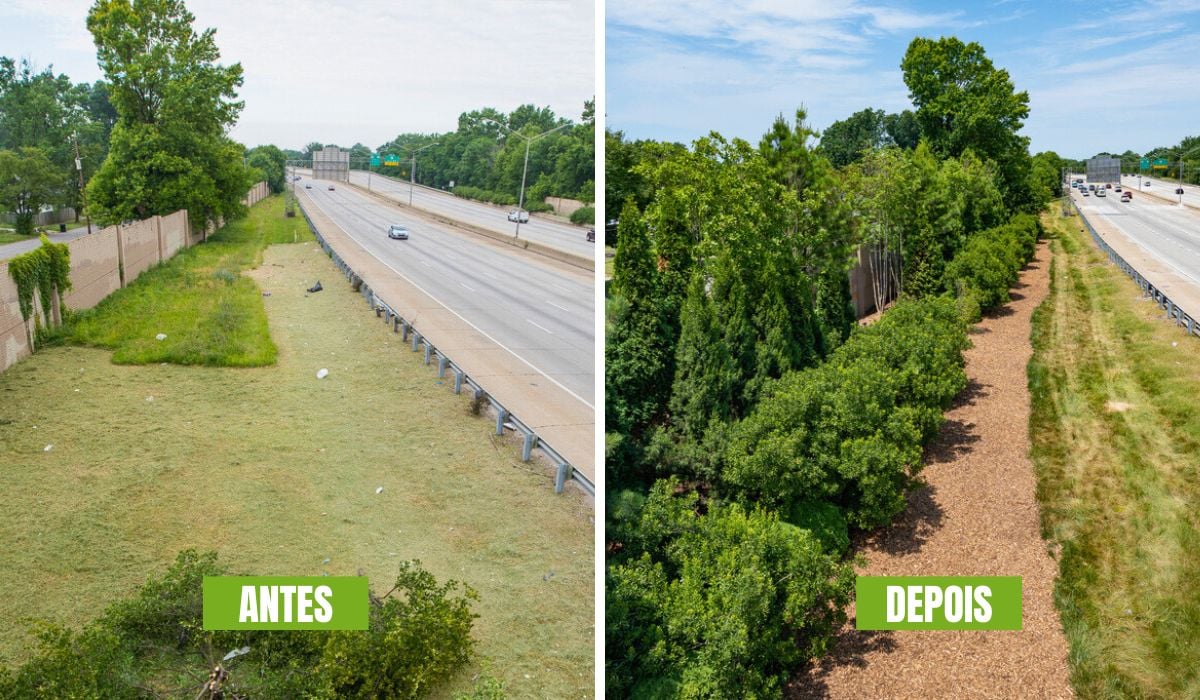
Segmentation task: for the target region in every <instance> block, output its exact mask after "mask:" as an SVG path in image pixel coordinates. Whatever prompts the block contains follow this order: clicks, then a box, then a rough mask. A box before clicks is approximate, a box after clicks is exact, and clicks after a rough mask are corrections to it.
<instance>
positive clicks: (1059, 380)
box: [1029, 218, 1200, 698]
mask: <svg viewBox="0 0 1200 700" xmlns="http://www.w3.org/2000/svg"><path fill="white" fill-rule="evenodd" d="M1055 225H1056V228H1057V230H1058V234H1059V238H1058V240H1056V241H1055V259H1054V269H1053V275H1052V284H1053V286H1052V293H1051V296H1050V298H1049V299H1048V300H1047V302H1046V304H1045V305H1044V306H1043V307H1042V309H1040V310H1039V312H1038V314H1037V316H1036V318H1035V324H1034V339H1035V349H1036V355H1035V357H1034V360H1033V361H1032V362H1031V363H1030V368H1029V376H1030V388H1031V392H1032V396H1033V407H1034V411H1033V416H1032V419H1031V423H1030V425H1031V431H1032V434H1033V442H1034V449H1033V458H1034V461H1035V464H1036V466H1037V469H1038V476H1039V499H1040V500H1041V502H1042V507H1043V516H1044V517H1043V528H1044V530H1045V533H1046V535H1047V536H1048V538H1049V539H1051V540H1052V541H1053V542H1055V543H1056V544H1057V545H1058V546H1059V547H1061V551H1062V555H1061V562H1060V563H1061V577H1060V580H1059V582H1058V585H1057V589H1056V597H1057V602H1058V605H1059V608H1060V609H1061V611H1062V615H1063V625H1064V628H1065V630H1066V632H1067V637H1068V640H1069V642H1070V644H1071V671H1072V683H1073V685H1074V687H1075V689H1076V691H1077V692H1078V693H1079V694H1080V695H1081V696H1084V697H1135V698H1141V697H1145V698H1150V697H1198V696H1200V644H1197V642H1196V640H1197V639H1200V516H1198V515H1197V514H1198V513H1200V479H1198V477H1200V474H1198V473H1197V469H1198V467H1200V406H1198V405H1197V402H1196V397H1197V396H1200V341H1198V340H1196V339H1195V338H1191V339H1189V338H1187V337H1186V336H1185V335H1184V334H1183V333H1182V332H1181V331H1180V330H1179V329H1178V328H1177V327H1175V326H1174V325H1172V324H1171V323H1168V322H1165V321H1164V320H1162V319H1163V312H1162V311H1161V310H1160V309H1159V308H1158V307H1157V306H1155V305H1154V304H1153V303H1152V302H1149V301H1143V300H1140V299H1139V290H1138V288H1137V286H1136V285H1134V284H1133V283H1132V282H1131V281H1130V280H1129V279H1128V278H1127V277H1125V275H1123V274H1122V273H1121V272H1120V271H1119V270H1117V269H1116V268H1115V267H1113V266H1112V265H1108V264H1105V263H1104V262H1103V261H1104V259H1105V258H1104V257H1103V256H1102V255H1101V254H1100V253H1099V252H1098V251H1097V250H1096V249H1095V247H1094V246H1093V245H1092V243H1091V242H1090V240H1089V237H1087V235H1086V234H1081V233H1080V232H1079V231H1080V226H1081V224H1080V222H1079V220H1078V219H1076V218H1070V219H1058V220H1056V221H1055Z"/></svg>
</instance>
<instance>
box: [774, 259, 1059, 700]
mask: <svg viewBox="0 0 1200 700" xmlns="http://www.w3.org/2000/svg"><path fill="white" fill-rule="evenodd" d="M1049 268H1050V252H1049V250H1048V248H1047V245H1046V244H1045V243H1042V244H1039V246H1038V251H1037V255H1036V257H1035V258H1034V261H1033V262H1032V263H1031V264H1030V265H1029V266H1028V267H1027V268H1026V269H1025V270H1024V271H1023V272H1022V273H1021V280H1020V282H1019V283H1018V286H1017V287H1016V288H1015V289H1014V290H1013V293H1012V299H1013V300H1012V302H1011V303H1009V304H1007V305H1006V306H1004V307H1002V308H1001V309H999V310H998V311H995V312H993V313H991V314H989V315H988V316H987V317H985V318H984V320H983V321H982V322H981V323H980V324H979V325H978V326H977V327H976V329H975V330H974V332H973V333H972V335H971V339H972V341H973V342H974V347H973V348H972V349H970V350H968V351H967V353H966V359H967V364H966V371H967V377H968V380H969V384H968V386H967V389H966V391H965V392H963V395H962V396H960V397H959V398H958V400H957V402H956V403H955V405H954V407H953V408H952V409H951V410H950V411H949V412H948V413H947V415H946V424H945V426H944V427H943V428H942V433H941V435H940V436H939V438H938V439H937V440H936V441H935V443H934V444H933V445H932V446H931V447H930V448H929V450H928V451H927V453H926V467H925V470H924V471H923V472H922V477H923V479H924V481H925V484H926V485H925V486H923V487H920V488H918V489H916V490H915V491H914V492H913V493H912V494H910V497H909V508H908V511H907V512H906V513H905V514H904V515H903V516H901V518H900V519H899V520H898V521H897V522H896V523H895V524H894V525H893V526H892V527H891V528H888V529H886V530H884V531H881V532H879V533H876V534H875V535H873V536H871V537H869V538H865V539H864V540H863V541H862V542H860V543H858V546H857V549H858V551H859V552H860V553H861V554H863V555H864V556H865V557H866V561H867V564H866V566H865V567H864V568H863V569H861V570H860V571H859V572H858V573H859V574H862V575H892V576H942V575H981V576H982V575H997V576H1013V575H1015V576H1021V577H1022V578H1023V584H1024V621H1023V629H1022V630H1020V631H1006V632H980V631H973V632H958V631H898V632H865V631H864V632H859V631H856V630H855V629H854V609H853V606H851V608H850V610H849V615H850V621H849V622H848V623H847V625H846V626H845V627H844V628H843V629H842V631H841V632H840V633H839V636H838V639H837V641H836V643H835V645H834V648H833V650H832V652H831V653H830V654H829V655H828V656H827V657H825V658H824V659H822V660H821V661H820V662H818V664H816V665H815V666H814V667H813V668H811V669H809V670H808V672H807V673H805V674H802V675H801V676H800V677H798V678H797V679H796V681H795V682H794V683H793V685H792V686H791V687H790V688H789V692H788V696H789V697H792V698H811V697H829V698H922V699H923V700H928V699H930V698H1066V697H1073V693H1072V691H1071V686H1070V683H1069V682H1068V672H1067V642H1066V639H1065V638H1064V636H1063V632H1062V625H1061V623H1060V621H1059V615H1058V611H1057V609H1056V608H1055V607H1054V600H1053V596H1052V591H1053V586H1054V579H1055V576H1056V574H1057V564H1056V562H1055V561H1054V559H1053V558H1051V556H1050V554H1049V553H1048V548H1047V544H1046V542H1045V541H1043V540H1042V538H1041V534H1040V528H1039V522H1038V517H1039V513H1038V503H1037V500H1036V498H1035V496H1034V493H1035V486H1036V482H1035V478H1034V472H1033V465H1032V463H1031V462H1030V460H1029V446H1030V442H1029V390H1028V386H1027V383H1026V375H1025V366H1026V364H1027V363H1028V362H1029V358H1030V356H1031V354H1032V352H1033V350H1032V347H1031V345H1030V340H1029V332H1030V318H1031V316H1032V314H1033V310H1034V309H1035V308H1036V307H1037V306H1038V304H1040V303H1041V302H1042V300H1043V299H1045V297H1046V295H1047V294H1048V292H1049Z"/></svg>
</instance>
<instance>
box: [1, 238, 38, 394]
mask: <svg viewBox="0 0 1200 700" xmlns="http://www.w3.org/2000/svg"><path fill="white" fill-rule="evenodd" d="M35 296H36V295H35ZM35 301H36V300H35ZM28 354H29V340H28V339H27V338H26V337H25V321H24V320H22V318H21V307H20V305H19V304H18V303H17V285H16V283H15V282H13V281H12V278H11V277H9V276H8V263H5V262H0V371H3V370H6V369H8V368H9V367H11V366H13V365H15V364H16V363H17V360H20V359H21V358H23V357H25V356H27V355H28Z"/></svg>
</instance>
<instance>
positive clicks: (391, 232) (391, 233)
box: [387, 224, 408, 241]
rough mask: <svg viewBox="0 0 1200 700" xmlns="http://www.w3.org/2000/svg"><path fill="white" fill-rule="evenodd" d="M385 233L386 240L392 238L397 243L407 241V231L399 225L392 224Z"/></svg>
mask: <svg viewBox="0 0 1200 700" xmlns="http://www.w3.org/2000/svg"><path fill="white" fill-rule="evenodd" d="M387 233H388V238H393V239H395V240H397V241H407V240H408V229H406V228H404V227H403V226H401V225H400V224H392V225H391V226H388V230H387Z"/></svg>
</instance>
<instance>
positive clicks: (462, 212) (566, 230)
mask: <svg viewBox="0 0 1200 700" xmlns="http://www.w3.org/2000/svg"><path fill="white" fill-rule="evenodd" d="M311 172H312V171H310V170H296V173H298V174H299V175H301V176H302V179H301V180H298V181H296V182H295V185H296V186H298V187H303V186H304V184H305V183H309V184H312V185H313V189H316V188H318V187H325V186H326V185H328V184H329V181H328V180H313V179H312V175H311ZM368 180H369V182H368ZM350 182H352V183H353V184H355V185H358V186H359V187H364V188H366V187H368V186H369V188H370V190H371V191H372V192H375V193H378V194H382V195H384V196H385V197H388V198H391V199H394V200H396V201H397V202H400V203H401V204H408V200H409V184H408V183H407V182H400V181H398V180H393V179H391V178H386V177H382V176H380V175H374V174H371V175H368V174H367V173H365V172H363V171H361V170H352V171H350ZM412 205H413V206H414V207H416V208H417V209H424V210H425V211H428V212H430V213H433V214H437V215H438V216H442V217H445V218H447V219H452V220H454V221H461V222H462V223H464V224H470V225H472V226H477V227H479V228H482V229H486V230H488V231H494V232H496V233H499V234H503V235H505V236H512V235H513V234H514V233H515V232H516V224H515V223H513V222H511V221H509V220H508V212H509V211H510V210H512V209H516V207H515V206H513V207H498V206H494V205H491V204H486V203H484V202H476V201H474V200H470V199H465V198H463V197H456V196H454V195H452V194H450V193H448V192H442V191H441V190H438V189H434V188H432V187H425V186H423V185H415V186H413V187H412ZM586 233H587V229H586V228H582V227H579V226H574V225H572V224H564V223H559V222H557V221H551V220H549V219H546V218H543V217H540V216H537V215H533V216H531V217H530V219H529V223H527V224H521V233H520V237H521V238H523V239H526V240H530V241H534V242H536V243H541V244H543V245H547V246H550V247H552V248H557V249H558V250H562V251H565V252H568V253H574V254H575V255H581V256H584V257H588V258H591V257H592V256H594V255H595V253H596V244H595V243H589V242H588V241H587V236H586Z"/></svg>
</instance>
